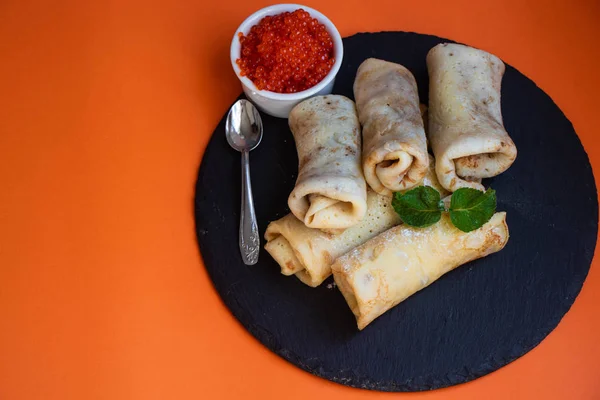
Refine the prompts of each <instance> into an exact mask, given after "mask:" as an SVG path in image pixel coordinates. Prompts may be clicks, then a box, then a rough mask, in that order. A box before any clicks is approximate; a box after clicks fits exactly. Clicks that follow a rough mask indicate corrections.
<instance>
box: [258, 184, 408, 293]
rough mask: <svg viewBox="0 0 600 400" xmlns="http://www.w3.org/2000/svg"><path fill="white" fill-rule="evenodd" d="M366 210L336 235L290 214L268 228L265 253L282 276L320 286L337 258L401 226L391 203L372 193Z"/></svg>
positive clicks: (387, 199)
mask: <svg viewBox="0 0 600 400" xmlns="http://www.w3.org/2000/svg"><path fill="white" fill-rule="evenodd" d="M367 210H368V211H367V213H366V215H365V217H364V218H363V219H362V220H361V221H360V222H359V223H358V224H356V225H354V226H353V227H351V228H348V229H346V230H344V231H343V232H342V233H340V234H337V235H335V234H331V233H327V232H323V231H322V230H320V229H312V228H308V227H307V226H306V225H305V224H304V223H302V222H301V221H299V220H298V219H297V218H296V217H295V216H294V215H293V214H288V215H286V216H285V217H283V218H281V219H279V220H277V221H273V222H271V223H270V224H269V226H268V227H267V231H266V232H265V239H266V240H267V244H266V245H265V249H266V250H267V251H268V252H269V254H271V256H272V257H273V258H274V259H275V261H277V263H278V264H279V266H280V267H281V273H282V274H284V275H293V274H295V275H296V276H297V277H298V278H299V279H300V280H301V281H302V282H304V283H305V284H307V285H309V286H313V287H315V286H318V285H320V284H321V283H322V282H323V281H324V280H325V279H327V277H329V275H331V264H332V263H333V261H334V260H335V259H336V258H337V257H339V256H341V255H342V254H344V253H346V252H347V251H349V250H351V249H353V248H354V247H356V246H358V245H360V244H361V243H364V242H366V241H367V240H369V239H371V238H372V237H375V236H376V235H378V234H379V233H381V232H383V231H385V230H387V229H389V228H391V227H393V226H395V225H397V224H399V223H400V217H399V216H398V214H396V212H395V211H394V209H393V208H392V205H391V202H390V199H389V198H388V197H384V196H380V195H378V194H376V193H375V192H372V191H370V190H369V191H368V193H367Z"/></svg>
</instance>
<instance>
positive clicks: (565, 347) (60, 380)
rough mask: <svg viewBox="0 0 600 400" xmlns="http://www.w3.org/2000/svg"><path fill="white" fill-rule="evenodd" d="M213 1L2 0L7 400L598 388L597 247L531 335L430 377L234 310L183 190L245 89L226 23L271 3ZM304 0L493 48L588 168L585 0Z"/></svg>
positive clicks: (595, 392)
mask: <svg viewBox="0 0 600 400" xmlns="http://www.w3.org/2000/svg"><path fill="white" fill-rule="evenodd" d="M206 3H207V2H205V1H201V0H196V1H183V0H163V1H136V0H106V1H102V2H101V1H96V2H92V3H88V2H84V1H74V0H71V1H69V0H56V1H53V2H50V1H41V0H39V1H34V0H20V1H12V0H3V1H2V2H1V3H0V57H1V58H0V151H1V157H0V178H1V180H0V182H1V184H2V189H1V191H0V399H3V400H4V399H6V400H17V399H44V400H51V399H61V400H68V399H85V400H88V399H117V400H118V399H269V398H273V399H274V398H285V399H286V400H294V399H303V400H305V399H307V398H327V399H330V400H334V399H340V400H342V399H343V400H354V399H369V398H387V399H391V398H416V399H441V398H443V399H451V400H452V399H461V400H468V399H481V398H485V399H507V398H536V399H542V398H543V399H566V398H569V399H594V398H596V399H598V398H600V383H599V382H600V380H599V379H598V378H600V361H599V360H600V345H599V344H598V340H599V338H600V318H599V317H600V310H599V308H598V305H599V304H600V303H599V302H600V270H599V269H598V265H597V264H598V260H595V262H594V265H593V268H592V269H591V271H590V275H589V277H588V279H587V281H586V283H585V285H584V287H583V290H582V292H581V294H580V296H579V297H578V298H577V301H576V302H575V304H574V305H573V308H572V309H571V311H570V312H569V313H568V314H567V315H566V316H565V318H564V319H563V321H562V322H561V324H560V325H559V326H558V328H557V329H556V330H555V331H554V332H552V333H551V334H550V336H549V337H548V338H547V339H546V340H545V341H544V342H543V343H542V344H541V345H540V346H538V347H537V348H536V349H534V350H533V351H532V352H530V353H529V354H527V355H525V356H524V357H522V358H521V359H519V360H518V361H516V362H514V363H513V364H511V365H509V366H507V367H505V368H503V369H501V370H499V371H497V372H494V373H493V374H491V375H488V376H486V377H484V378H481V379H478V380H476V381H474V382H471V383H468V384H465V385H461V386H458V387H453V388H449V389H444V390H439V391H434V392H429V393H421V394H408V395H406V394H383V393H376V392H368V391H362V390H356V389H350V388H346V387H343V386H340V385H337V384H333V383H330V382H328V381H325V380H322V379H320V378H316V377H314V376H312V375H310V374H308V373H305V372H303V371H301V370H299V369H297V368H296V367H294V366H292V365H291V364H288V363H287V362H285V361H283V360H281V359H280V358H278V357H277V356H276V355H274V354H272V353H270V352H269V351H268V350H266V349H265V348H264V347H263V346H262V345H260V344H259V343H258V342H257V341H256V340H254V339H253V338H252V337H251V336H250V335H249V334H248V333H247V332H246V331H245V330H244V329H243V328H242V327H241V326H240V325H239V324H238V323H237V322H236V321H235V319H234V318H233V317H232V316H231V315H230V314H229V312H228V311H227V309H226V308H225V307H224V306H223V304H222V303H221V301H220V300H219V298H218V296H217V294H216V293H215V291H214V290H213V288H212V286H211V283H210V281H209V278H208V276H207V274H206V271H205V270H204V268H203V266H202V261H201V258H200V255H199V253H198V248H197V245H196V239H195V233H194V220H193V213H192V201H193V196H194V184H195V179H196V174H197V168H198V165H199V162H200V159H201V156H202V152H203V149H204V147H205V146H206V144H207V141H208V139H209V136H210V134H211V132H212V130H213V129H214V127H215V126H216V124H217V122H218V121H219V119H220V118H221V116H222V115H223V114H224V113H225V112H226V110H227V107H228V106H229V105H230V103H231V102H232V101H233V100H234V99H235V97H236V96H237V95H238V94H239V93H240V86H239V83H238V82H237V80H236V78H235V76H234V74H233V73H232V71H231V67H230V64H229V56H228V50H229V43H230V40H231V38H232V35H233V33H234V30H235V29H236V27H237V26H238V25H239V23H241V21H242V20H243V19H244V18H245V17H246V16H247V15H249V14H250V13H252V12H253V11H255V10H257V9H258V8H261V7H262V6H265V5H267V4H268V2H262V1H256V0H246V1H239V0H228V1H218V0H217V1H214V2H212V4H211V5H207V4H206ZM306 4H307V5H309V6H313V7H315V8H317V9H319V10H320V11H322V12H323V13H325V14H326V15H328V16H329V17H330V18H331V19H332V20H333V21H334V23H336V25H337V26H338V27H339V30H340V31H341V33H342V35H344V36H345V35H350V34H352V33H355V32H359V31H378V30H408V31H416V32H422V33H430V34H436V35H439V36H443V37H448V38H451V39H454V40H457V41H461V42H465V43H469V44H471V45H474V46H477V47H481V48H484V49H486V50H488V51H491V52H493V53H495V54H497V55H498V56H500V57H501V58H503V59H504V60H505V61H506V62H508V63H510V64H512V65H513V66H515V67H517V68H518V69H519V70H520V71H522V72H523V73H524V74H526V75H527V76H529V77H531V78H532V79H533V80H534V81H535V82H537V84H538V85H539V86H540V87H541V88H543V89H544V90H545V91H546V92H547V93H548V94H549V95H550V96H551V97H552V98H553V99H554V100H555V101H556V103H557V104H558V105H559V106H560V107H561V108H562V110H563V111H564V112H565V114H566V115H567V117H568V118H570V120H571V121H572V122H573V124H574V126H575V129H576V130H577V132H578V133H579V136H580V137H581V140H582V141H583V144H584V146H585V148H586V150H587V152H588V154H589V155H590V158H591V160H592V164H593V167H594V172H595V175H596V177H599V176H600V169H599V168H600V146H599V143H600V142H599V139H598V137H599V135H600V128H598V108H597V107H598V93H599V92H600V75H599V74H598V65H599V64H600V51H599V47H598V44H597V40H598V38H600V28H599V27H598V26H599V25H598V21H600V3H599V2H598V1H597V0H589V1H584V0H579V1H562V2H545V1H527V0H511V1H501V0H497V1H494V2H484V1H477V2H471V1H468V0H453V1H439V2H437V1H428V2H423V1H412V2H408V1H399V0H367V1H364V0H363V1H359V0H344V1H330V2H326V1H322V2H317V1H308V0H307V1H306ZM594 25H596V27H594ZM398 50H399V51H401V49H398ZM266 134H269V132H266ZM559 162H560V160H557V167H558V163H559ZM574 179H577V177H574ZM597 184H598V183H597ZM575 206H576V205H575ZM548 217H549V218H551V217H552V216H548ZM224 240H236V238H224ZM226 267H227V266H225V265H224V266H223V268H226Z"/></svg>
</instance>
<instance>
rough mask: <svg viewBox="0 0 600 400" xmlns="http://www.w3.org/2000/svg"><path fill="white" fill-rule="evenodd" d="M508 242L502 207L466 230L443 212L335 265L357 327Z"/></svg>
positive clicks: (396, 229) (371, 242) (370, 244)
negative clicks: (478, 225) (423, 225)
mask: <svg viewBox="0 0 600 400" xmlns="http://www.w3.org/2000/svg"><path fill="white" fill-rule="evenodd" d="M507 241H508V227H507V225H506V213H504V212H499V213H496V214H494V215H493V216H492V218H491V219H490V220H489V221H488V222H487V223H486V224H485V225H483V226H482V227H481V228H479V229H477V230H474V231H471V232H468V233H465V232H462V231H460V230H459V229H458V228H456V227H455V226H454V225H452V222H451V221H450V217H449V216H448V215H447V214H444V215H443V216H442V219H441V220H440V221H439V222H438V223H437V224H435V225H432V226H430V227H428V228H412V227H410V226H407V225H400V226H397V227H394V228H391V229H389V230H387V231H386V232H384V233H382V234H380V235H378V236H377V237H375V238H373V239H371V240H369V241H368V242H366V243H364V244H362V245H361V246H359V247H357V248H356V249H354V250H352V251H350V252H348V253H347V254H345V255H343V256H341V257H339V258H338V259H337V260H336V261H335V263H334V264H333V265H332V266H331V269H332V270H333V276H334V279H335V282H336V284H337V286H338V288H339V289H340V291H341V292H342V294H343V295H344V298H345V299H346V302H347V303H348V305H349V306H350V308H351V309H352V312H353V313H354V315H355V316H356V320H357V323H358V329H363V328H364V327H365V326H367V325H368V324H369V323H371V322H372V321H373V320H374V319H375V318H377V317H379V316H380V315H381V314H383V313H384V312H386V311H387V310H389V309H390V308H392V307H394V306H395V305H397V304H398V303H400V302H401V301H403V300H404V299H406V298H407V297H409V296H410V295H412V294H414V293H416V292H417V291H419V290H421V289H423V288H424V287H426V286H428V285H430V284H431V283H432V282H434V281H435V280H436V279H438V278H439V277H441V276H442V275H444V274H445V273H447V272H449V271H451V270H453V269H454V268H456V267H458V266H460V265H462V264H465V263H467V262H469V261H471V260H475V259H477V258H481V257H485V256H487V255H488V254H491V253H494V252H497V251H499V250H501V249H502V248H503V247H504V245H505V244H506V242H507Z"/></svg>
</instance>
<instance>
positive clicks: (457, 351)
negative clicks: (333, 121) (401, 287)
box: [195, 32, 598, 391]
mask: <svg viewBox="0 0 600 400" xmlns="http://www.w3.org/2000/svg"><path fill="white" fill-rule="evenodd" d="M447 41H448V40H445V39H441V38H438V37H435V36H428V35H419V34H415V33H404V32H383V33H373V34H357V35H355V36H352V37H350V38H346V39H344V46H345V57H344V63H343V65H342V68H341V70H340V72H339V75H338V78H337V81H336V85H335V88H334V93H336V94H343V95H346V96H348V97H350V98H353V95H352V84H353V81H354V76H355V73H356V69H357V68H358V66H359V65H360V63H361V62H362V61H363V60H365V59H366V58H368V57H378V58H382V59H385V60H389V61H394V62H397V63H400V64H403V65H405V66H406V67H407V68H408V69H409V70H410V71H411V72H412V73H413V74H414V75H415V78H416V80H417V82H418V85H419V95H420V98H421V101H422V102H424V103H426V102H427V97H428V96H427V91H428V77H427V68H426V65H425V55H426V54H427V51H428V50H429V49H430V48H432V47H433V46H435V45H436V44H438V43H440V42H447ZM502 114H503V116H504V123H505V125H506V129H507V130H508V132H509V133H510V135H511V137H512V139H513V140H514V142H515V144H516V145H517V148H518V150H519V155H518V157H517V160H516V162H515V163H514V164H513V166H512V167H511V168H510V169H509V170H508V171H507V172H505V173H503V174H501V175H500V176H498V177H496V178H492V179H489V180H487V182H485V183H486V185H489V186H491V187H493V188H494V189H496V191H497V195H498V209H499V210H503V211H507V213H508V226H509V229H510V234H511V238H510V241H509V242H508V245H507V246H506V247H505V248H504V250H502V251H501V252H499V253H497V254H493V255H490V256H488V257H486V258H484V259H480V260H477V261H474V262H471V263H469V264H467V265H465V266H463V267H461V268H458V269H456V270H454V271H452V272H450V273H448V274H447V275H445V276H443V277H442V278H440V279H439V280H438V281H437V282H435V283H433V284H432V285H431V286H429V287H428V288H427V289H425V290H422V291H420V292H418V293H416V294H415V295H413V296H411V297H410V298H408V299H407V300H406V301H404V302H402V303H401V304H400V305H398V306H397V307H395V308H393V309H392V310H390V311H389V312H387V313H385V314H384V315H383V316H381V317H380V318H378V319H376V320H375V321H374V322H373V323H371V325H369V326H368V327H367V328H366V329H365V330H363V331H362V332H359V331H358V330H357V328H356V323H355V320H354V316H353V315H352V312H351V311H350V309H349V308H348V306H347V305H346V303H345V301H344V299H343V297H342V295H341V293H340V292H339V291H338V290H337V289H335V288H332V287H331V285H330V283H331V282H332V279H331V278H329V279H328V280H327V281H325V283H324V284H323V285H321V286H320V287H318V288H316V289H313V288H310V287H308V286H306V285H304V284H302V283H301V282H300V281H299V280H298V279H296V278H294V277H286V276H283V275H281V274H280V273H279V266H278V265H277V264H276V263H275V261H273V260H272V259H271V257H270V256H269V254H268V253H267V252H266V251H264V249H263V250H261V253H260V259H259V262H258V264H257V265H255V266H252V267H247V266H245V265H244V264H243V263H242V259H241V257H240V254H239V249H238V223H239V210H240V179H241V178H240V175H241V173H240V169H241V167H240V154H239V153H237V152H235V151H234V150H232V149H230V148H229V146H228V145H227V142H226V141H225V134H224V127H225V118H223V120H222V121H221V123H220V124H219V126H218V127H217V128H216V130H215V132H214V134H213V137H212V139H211V141H210V143H209V145H208V147H207V149H206V152H205V154H204V158H203V160H202V165H201V167H200V172H199V176H198V182H197V186H196V199H195V215H196V229H197V235H198V241H199V244H200V250H201V253H202V257H203V259H204V264H205V266H206V269H207V270H208V272H209V274H210V277H211V278H212V280H213V282H214V285H215V288H216V289H217V291H218V292H219V294H220V296H221V298H222V299H223V301H224V302H225V304H226V305H227V307H229V309H230V310H231V312H232V313H233V314H234V315H235V317H236V318H237V319H238V320H239V321H240V322H241V323H242V325H243V326H244V327H245V328H246V329H247V330H248V331H250V333H251V334H252V335H254V336H255V337H256V338H257V339H258V340H259V341H260V342H261V343H263V344H264V345H265V346H266V347H268V348H269V349H271V350H272V351H274V352H275V353H277V354H278V355H280V356H281V357H283V358H284V359H286V360H288V361H290V362H291V363H293V364H295V365H297V366H299V367H300V368H302V369H304V370H306V371H308V372H310V373H313V374H315V375H317V376H320V377H323V378H326V379H329V380H332V381H334V382H338V383H342V384H344V385H349V386H354V387H361V388H367V389H375V390H383V391H419V390H430V389H436V388H441V387H445V386H450V385H456V384H459V383H463V382H467V381H470V380H472V379H475V378H477V377H480V376H482V375H485V374H488V373H490V372H492V371H495V370H496V369H498V368H500V367H502V366H504V365H506V364H507V363H509V362H511V361H513V360H515V359H516V358H518V357H520V356H522V355H523V354H525V353H527V352H528V351H529V350H531V349H532V348H534V347H535V346H536V345H538V344H539V343H540V342H541V341H542V340H543V339H544V337H546V335H548V333H550V331H552V329H554V328H555V327H556V325H557V324H558V323H559V321H560V320H561V318H562V317H563V315H564V314H565V313H566V312H567V311H568V310H569V308H570V307H571V304H572V303H573V301H574V300H575V297H576V296H577V294H578V293H579V291H580V289H581V286H582V284H583V281H584V280H585V277H586V275H587V273H588V270H589V267H590V262H591V260H592V256H593V253H594V248H595V245H596V234H597V228H598V202H597V193H596V186H595V183H594V177H593V175H592V169H591V167H590V164H589V161H588V157H587V155H586V153H585V151H584V149H583V147H582V145H581V143H580V141H579V139H578V137H577V135H576V134H575V132H574V130H573V126H572V125H571V123H570V122H569V121H568V120H567V118H566V117H565V116H564V115H563V113H562V112H561V111H560V109H559V108H558V107H557V106H556V105H555V104H554V102H553V101H552V100H551V99H550V97H548V96H547V95H546V94H545V93H544V92H543V91H542V90H540V89H539V88H538V87H537V86H536V85H535V84H534V83H533V82H532V81H530V80H529V79H527V78H526V77H525V76H523V75H522V74H520V73H519V72H518V71H517V70H515V69H514V68H512V67H510V66H507V68H506V74H505V75H504V79H503V82H502ZM263 118H264V120H263V121H264V127H265V132H264V138H263V141H262V143H261V145H260V146H259V147H258V148H257V149H256V150H254V151H253V152H252V153H251V157H250V159H251V168H252V184H253V190H254V201H255V204H256V214H257V218H258V223H259V226H260V231H261V237H262V234H264V231H265V229H266V227H267V225H268V223H269V222H270V221H273V220H275V219H278V218H280V217H282V216H284V215H285V214H287V213H288V212H289V210H288V208H287V197H288V195H289V193H290V192H291V190H292V188H293V186H294V183H295V179H296V174H297V166H298V159H297V155H296V149H295V146H294V140H293V137H292V135H291V132H290V131H289V128H288V125H287V120H284V119H277V118H273V117H269V116H267V115H263ZM262 244H264V240H263V243H262ZM250 362H251V361H250Z"/></svg>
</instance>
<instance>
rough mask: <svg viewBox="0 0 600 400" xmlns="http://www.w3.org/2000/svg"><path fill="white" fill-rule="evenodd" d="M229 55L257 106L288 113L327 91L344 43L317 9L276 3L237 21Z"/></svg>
mask: <svg viewBox="0 0 600 400" xmlns="http://www.w3.org/2000/svg"><path fill="white" fill-rule="evenodd" d="M230 55H231V64H232V66H233V69H234V71H235V73H236V75H237V77H238V78H239V79H240V81H241V83H242V88H243V90H244V93H245V94H246V96H247V97H248V98H249V99H250V100H251V101H252V102H253V103H254V104H256V106H257V107H258V108H259V109H260V110H261V111H263V112H265V113H267V114H270V115H273V116H275V117H280V118H287V116H288V115H289V113H290V111H291V109H292V108H293V107H294V106H295V105H296V104H298V103H299V102H301V101H303V100H305V99H307V98H309V97H312V96H317V95H324V94H329V93H331V90H332V89H333V84H334V81H335V76H336V74H337V72H338V71H339V69H340V66H341V63H342V58H343V45H342V38H341V36H340V34H339V32H338V31H337V29H336V27H335V26H334V25H333V23H332V22H331V21H330V20H329V19H328V18H327V17H325V16H324V15H323V14H321V13H320V12H318V11H316V10H314V9H312V8H310V7H306V6H302V5H298V4H278V5H273V6H270V7H266V8H263V9H261V10H259V11H257V12H255V13H254V14H252V15H251V16H250V17H248V18H247V19H246V20H245V21H244V22H243V23H242V25H240V27H239V28H238V29H237V30H236V33H235V35H234V38H233V40H232V43H231V54H230Z"/></svg>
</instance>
